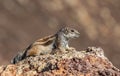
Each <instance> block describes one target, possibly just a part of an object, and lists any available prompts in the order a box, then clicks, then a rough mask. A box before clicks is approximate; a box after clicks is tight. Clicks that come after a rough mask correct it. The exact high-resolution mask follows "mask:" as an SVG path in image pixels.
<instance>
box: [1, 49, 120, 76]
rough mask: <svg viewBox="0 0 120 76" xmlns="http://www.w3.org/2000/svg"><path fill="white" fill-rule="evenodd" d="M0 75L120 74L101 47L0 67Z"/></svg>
mask: <svg viewBox="0 0 120 76" xmlns="http://www.w3.org/2000/svg"><path fill="white" fill-rule="evenodd" d="M0 76H120V70H119V69H117V68H116V67H115V66H114V65H113V64H112V63H111V62H110V61H109V60H108V58H107V57H106V56H105V55H104V51H103V50H102V49H101V48H96V47H89V48H87V49H85V50H83V51H76V50H71V51H68V52H67V53H64V54H54V55H52V54H48V55H40V56H34V57H32V56H31V57H27V58H26V59H24V60H22V61H20V62H18V63H16V64H9V65H6V66H1V67H0Z"/></svg>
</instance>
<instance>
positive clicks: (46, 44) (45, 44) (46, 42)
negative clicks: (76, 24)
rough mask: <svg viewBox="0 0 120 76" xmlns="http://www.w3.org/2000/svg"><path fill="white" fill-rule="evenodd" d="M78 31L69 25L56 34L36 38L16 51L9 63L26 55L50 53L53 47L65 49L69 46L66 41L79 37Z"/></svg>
mask: <svg viewBox="0 0 120 76" xmlns="http://www.w3.org/2000/svg"><path fill="white" fill-rule="evenodd" d="M79 35H80V33H79V32H78V31H77V30H75V29H73V28H69V27H64V28H62V29H60V30H59V31H58V32H57V33H56V34H54V35H50V36H47V37H44V38H41V39H38V40H36V41H35V42H34V43H32V44H31V45H30V46H29V47H28V48H26V49H25V51H23V52H21V53H18V55H17V56H16V57H14V59H13V60H12V61H11V63H14V64H15V63H17V62H19V61H21V60H23V59H24V58H26V57H28V56H35V55H44V54H50V53H51V52H53V50H54V49H59V50H61V51H63V52H64V51H66V50H68V49H69V48H70V47H69V46H68V42H69V40H70V39H71V38H76V37H79Z"/></svg>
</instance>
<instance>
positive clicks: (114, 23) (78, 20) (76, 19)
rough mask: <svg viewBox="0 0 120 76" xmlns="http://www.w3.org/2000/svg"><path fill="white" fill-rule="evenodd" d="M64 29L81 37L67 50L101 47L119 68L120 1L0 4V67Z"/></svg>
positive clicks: (6, 0) (9, 0) (11, 0)
mask: <svg viewBox="0 0 120 76" xmlns="http://www.w3.org/2000/svg"><path fill="white" fill-rule="evenodd" d="M63 26H70V27H73V28H75V29H77V30H79V32H80V33H81V36H80V38H78V39H75V40H72V41H71V43H70V46H73V47H75V48H77V50H83V49H85V48H87V47H89V46H95V47H102V48H103V49H104V51H105V55H106V56H107V57H108V58H109V60H110V61H112V63H113V64H114V65H115V66H116V67H118V68H120V0H0V65H2V64H8V63H9V62H10V60H11V59H12V58H13V57H14V56H15V55H16V54H17V53H18V51H22V50H23V49H25V48H26V47H27V46H28V45H29V44H31V43H32V42H34V41H35V40H36V39H38V38H41V37H44V36H47V35H50V34H54V33H55V32H56V31H57V30H58V29H60V28H61V27H63Z"/></svg>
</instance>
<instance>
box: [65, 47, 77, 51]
mask: <svg viewBox="0 0 120 76" xmlns="http://www.w3.org/2000/svg"><path fill="white" fill-rule="evenodd" d="M66 50H67V51H75V50H76V49H75V48H73V47H69V48H67V49H66Z"/></svg>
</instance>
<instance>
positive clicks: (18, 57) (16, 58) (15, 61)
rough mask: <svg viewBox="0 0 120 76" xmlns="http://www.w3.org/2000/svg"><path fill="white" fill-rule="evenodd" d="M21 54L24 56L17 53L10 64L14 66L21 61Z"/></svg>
mask: <svg viewBox="0 0 120 76" xmlns="http://www.w3.org/2000/svg"><path fill="white" fill-rule="evenodd" d="M23 54H24V53H23V52H20V53H18V54H17V55H16V56H15V57H14V58H13V59H12V60H11V63H12V64H15V63H17V62H19V61H21V60H23Z"/></svg>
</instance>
